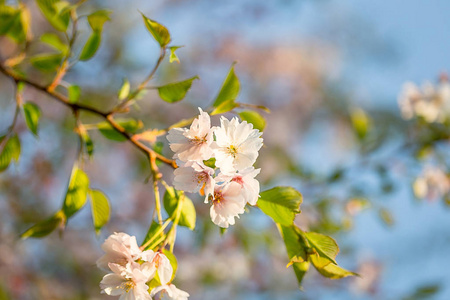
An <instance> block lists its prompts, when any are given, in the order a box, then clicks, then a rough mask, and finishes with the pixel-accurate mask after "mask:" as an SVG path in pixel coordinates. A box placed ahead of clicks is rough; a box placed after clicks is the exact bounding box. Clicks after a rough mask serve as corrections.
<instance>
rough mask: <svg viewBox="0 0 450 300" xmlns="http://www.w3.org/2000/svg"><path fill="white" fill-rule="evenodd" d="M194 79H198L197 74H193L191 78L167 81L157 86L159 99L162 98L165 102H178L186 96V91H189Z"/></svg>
mask: <svg viewBox="0 0 450 300" xmlns="http://www.w3.org/2000/svg"><path fill="white" fill-rule="evenodd" d="M195 79H199V77H198V76H194V77H192V78H189V79H186V80H183V81H179V82H174V83H169V84H166V85H163V86H160V87H158V93H159V96H160V97H161V99H163V100H164V101H166V102H169V103H174V102H178V101H180V100H182V99H184V97H185V96H186V93H187V92H188V91H189V89H190V88H191V86H192V82H193V81H194V80H195Z"/></svg>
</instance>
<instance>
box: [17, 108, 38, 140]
mask: <svg viewBox="0 0 450 300" xmlns="http://www.w3.org/2000/svg"><path fill="white" fill-rule="evenodd" d="M22 108H23V114H24V117H25V121H26V123H27V126H28V129H30V131H31V132H32V133H33V134H34V135H35V136H37V133H38V127H39V118H40V117H41V110H40V108H39V106H37V105H36V104H35V103H33V102H26V103H25V104H24V105H23V106H22Z"/></svg>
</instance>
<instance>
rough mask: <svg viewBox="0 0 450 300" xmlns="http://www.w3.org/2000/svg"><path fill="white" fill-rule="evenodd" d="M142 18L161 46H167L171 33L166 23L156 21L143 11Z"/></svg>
mask: <svg viewBox="0 0 450 300" xmlns="http://www.w3.org/2000/svg"><path fill="white" fill-rule="evenodd" d="M141 14H142V18H143V19H144V23H145V27H147V29H148V31H149V32H150V33H151V34H152V36H153V38H154V39H155V40H156V41H157V42H158V43H159V45H160V46H161V48H164V47H166V46H167V44H169V43H170V33H169V30H167V28H166V27H165V26H164V25H161V24H159V23H158V22H156V21H153V20H151V19H149V18H147V17H146V16H144V14H143V13H141Z"/></svg>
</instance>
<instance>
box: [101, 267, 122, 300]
mask: <svg viewBox="0 0 450 300" xmlns="http://www.w3.org/2000/svg"><path fill="white" fill-rule="evenodd" d="M124 281H125V279H124V278H123V277H121V276H120V275H117V274H113V273H111V274H107V275H105V276H103V279H102V281H101V282H100V288H101V289H102V292H103V293H105V294H107V295H110V296H118V295H121V294H122V293H123V292H124V290H123V289H122V288H121V284H122V283H123V282H124Z"/></svg>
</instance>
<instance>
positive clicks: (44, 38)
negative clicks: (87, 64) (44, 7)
mask: <svg viewBox="0 0 450 300" xmlns="http://www.w3.org/2000/svg"><path fill="white" fill-rule="evenodd" d="M40 39H41V42H43V43H45V44H47V45H49V46H50V47H52V48H53V49H55V50H58V51H59V52H61V54H62V55H64V56H66V55H67V54H68V53H69V46H68V45H67V44H66V43H64V42H63V41H62V40H61V39H60V38H59V36H58V35H57V34H55V33H49V32H48V33H44V34H43V35H41V38H40Z"/></svg>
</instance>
